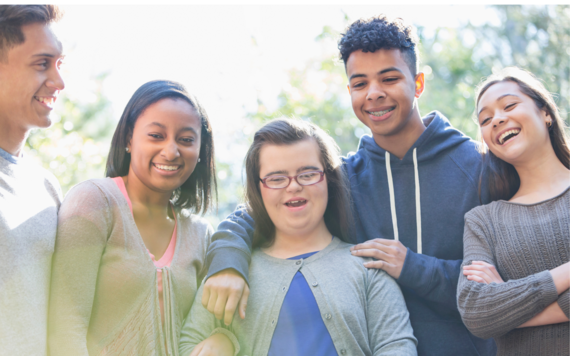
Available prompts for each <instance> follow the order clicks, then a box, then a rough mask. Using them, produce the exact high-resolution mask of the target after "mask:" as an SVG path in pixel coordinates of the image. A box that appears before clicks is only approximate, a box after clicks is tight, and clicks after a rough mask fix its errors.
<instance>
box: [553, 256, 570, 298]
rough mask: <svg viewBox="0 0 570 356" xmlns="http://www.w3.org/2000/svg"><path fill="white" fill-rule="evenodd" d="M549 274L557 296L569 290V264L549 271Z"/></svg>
mask: <svg viewBox="0 0 570 356" xmlns="http://www.w3.org/2000/svg"><path fill="white" fill-rule="evenodd" d="M550 274H551V275H552V280H553V281H554V285H555V286H556V292H558V294H561V293H562V292H564V291H565V290H567V289H568V288H570V262H567V263H565V264H563V265H561V266H558V267H556V268H554V269H551V270H550Z"/></svg>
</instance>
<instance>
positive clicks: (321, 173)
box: [259, 171, 325, 189]
mask: <svg viewBox="0 0 570 356" xmlns="http://www.w3.org/2000/svg"><path fill="white" fill-rule="evenodd" d="M307 173H319V174H320V175H321V178H320V179H319V180H318V181H317V182H315V183H311V184H301V183H300V182H299V180H298V179H297V178H298V177H299V176H301V175H303V174H307ZM275 177H283V178H287V179H289V183H287V185H286V186H284V187H281V188H271V187H268V186H267V184H266V183H265V181H266V180H267V179H269V178H275ZM293 179H295V182H297V184H299V185H300V186H301V187H308V186H311V185H315V184H317V183H320V182H322V181H323V180H324V179H325V172H323V171H307V172H303V173H299V174H297V175H295V176H285V175H272V176H268V177H265V178H259V180H260V181H261V183H262V184H263V186H264V187H265V188H267V189H286V188H288V187H289V186H290V185H291V182H292V181H293Z"/></svg>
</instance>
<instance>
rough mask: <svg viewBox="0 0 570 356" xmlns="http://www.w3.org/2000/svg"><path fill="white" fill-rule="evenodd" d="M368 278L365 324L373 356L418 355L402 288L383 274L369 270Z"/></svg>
mask: <svg viewBox="0 0 570 356" xmlns="http://www.w3.org/2000/svg"><path fill="white" fill-rule="evenodd" d="M368 276H369V277H370V278H369V284H368V286H367V287H368V288H367V289H368V290H367V299H368V303H367V310H366V320H367V323H368V339H369V340H370V349H371V350H372V352H373V355H374V356H379V355H385V356H388V355H394V356H401V355H410V356H413V355H417V349H416V345H417V340H416V338H415V337H414V333H413V330H412V326H411V324H410V315H409V313H408V309H407V307H406V303H405V301H404V296H403V295H402V291H401V290H400V287H399V286H398V284H397V283H396V281H395V280H394V279H393V278H392V277H390V276H389V275H387V274H386V273H385V272H384V271H382V270H377V269H371V270H368Z"/></svg>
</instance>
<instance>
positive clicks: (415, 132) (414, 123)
mask: <svg viewBox="0 0 570 356" xmlns="http://www.w3.org/2000/svg"><path fill="white" fill-rule="evenodd" d="M425 130H426V127H425V125H424V123H423V121H422V118H421V116H420V111H419V109H418V106H417V103H416V105H415V107H414V109H413V110H412V113H411V114H410V116H409V117H408V118H407V119H406V120H405V122H404V124H403V126H402V127H400V128H399V129H398V130H397V132H396V133H393V134H391V135H376V134H375V135H374V141H375V142H376V144H377V145H378V146H380V147H382V148H383V149H385V150H386V151H388V152H390V153H391V154H393V155H394V156H396V157H398V158H399V159H402V158H404V156H405V155H406V153H407V152H408V151H409V150H410V148H411V147H412V146H413V145H414V143H416V141H417V140H418V138H419V137H420V136H421V135H422V133H423V132H424V131H425Z"/></svg>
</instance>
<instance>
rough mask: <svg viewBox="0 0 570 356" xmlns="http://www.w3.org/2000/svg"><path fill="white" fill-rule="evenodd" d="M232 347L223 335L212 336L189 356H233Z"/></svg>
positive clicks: (197, 346)
mask: <svg viewBox="0 0 570 356" xmlns="http://www.w3.org/2000/svg"><path fill="white" fill-rule="evenodd" d="M233 354H234V345H233V344H232V342H231V340H230V339H229V338H228V337H227V336H226V335H224V334H214V335H212V336H210V337H209V338H207V339H206V340H204V341H202V342H201V343H199V344H198V345H196V347H195V348H194V351H192V353H191V354H190V356H233Z"/></svg>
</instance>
